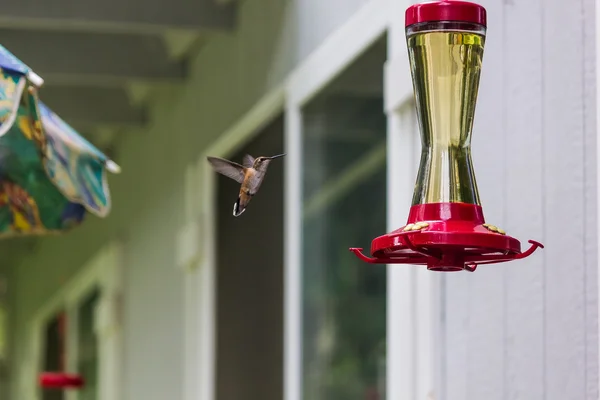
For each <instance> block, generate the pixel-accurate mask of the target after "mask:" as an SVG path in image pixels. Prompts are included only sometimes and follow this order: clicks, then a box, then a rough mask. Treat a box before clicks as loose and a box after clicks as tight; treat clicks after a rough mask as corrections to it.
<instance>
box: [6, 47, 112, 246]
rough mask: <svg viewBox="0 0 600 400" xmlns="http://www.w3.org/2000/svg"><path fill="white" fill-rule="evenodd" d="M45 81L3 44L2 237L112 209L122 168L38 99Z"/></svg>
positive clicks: (66, 224) (61, 227) (56, 228)
mask: <svg viewBox="0 0 600 400" xmlns="http://www.w3.org/2000/svg"><path fill="white" fill-rule="evenodd" d="M43 83H44V81H43V80H42V79H41V78H40V77H39V76H38V75H36V74H35V73H34V72H33V71H32V70H31V69H30V68H29V67H28V66H27V65H25V64H24V63H22V62H21V61H20V60H19V59H17V58H16V57H15V56H14V55H13V54H11V53H10V52H9V51H8V50H7V49H6V48H4V47H3V46H1V45H0V238H3V237H8V236H18V235H32V234H36V235H39V234H47V233H53V232H54V233H58V232H63V231H66V230H68V229H70V228H72V227H74V226H77V225H79V224H80V223H81V222H82V221H83V219H84V217H85V214H86V211H88V212H90V213H92V214H95V215H97V216H99V217H105V216H106V215H108V213H109V211H110V194H109V191H108V184H107V179H106V172H107V171H110V172H113V173H119V172H120V168H119V166H118V165H117V164H115V163H114V162H113V161H112V160H110V159H109V158H108V157H107V156H106V155H104V154H103V153H102V152H100V151H99V150H98V149H97V148H95V147H94V146H93V145H92V144H91V143H89V142H88V141H86V140H85V139H84V138H83V137H82V136H80V135H79V134H78V133H77V132H76V131H75V130H74V129H73V128H71V127H70V126H69V125H68V124H67V123H66V122H65V121H63V120H62V119H61V118H60V117H59V116H58V115H56V114H55V113H54V112H52V110H50V109H49V108H48V107H47V106H46V105H44V104H43V103H42V102H41V101H40V100H39V99H38V90H39V88H40V87H41V86H42V85H43Z"/></svg>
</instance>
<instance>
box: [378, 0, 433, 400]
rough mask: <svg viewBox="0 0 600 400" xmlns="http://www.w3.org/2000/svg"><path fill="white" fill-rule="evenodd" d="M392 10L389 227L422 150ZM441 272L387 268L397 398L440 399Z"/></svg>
mask: <svg viewBox="0 0 600 400" xmlns="http://www.w3.org/2000/svg"><path fill="white" fill-rule="evenodd" d="M412 3H414V1H410V0H409V1H407V0H405V1H394V2H393V4H392V9H391V10H390V14H391V15H392V16H393V17H392V21H391V22H390V33H389V36H388V54H389V58H388V62H387V63H386V76H385V88H386V89H385V104H386V111H387V114H388V157H387V159H388V231H393V230H395V229H398V228H399V227H401V226H402V225H404V224H405V223H406V219H407V217H408V211H409V208H410V205H411V200H412V199H411V198H412V194H413V190H414V184H415V179H416V175H417V170H418V161H419V154H420V140H419V131H418V128H417V123H416V119H415V117H416V113H415V108H414V107H415V106H414V100H413V87H412V82H411V72H410V69H409V62H408V54H407V48H406V36H405V26H404V12H405V9H406V7H408V6H409V5H410V4H412ZM440 280H441V276H440V274H438V273H433V272H430V271H427V270H426V269H424V267H422V266H408V265H389V266H388V286H387V287H388V302H387V327H388V328H387V390H386V396H387V398H389V399H396V400H414V399H424V400H425V399H434V398H436V399H437V398H441V397H440V396H442V395H443V394H442V393H440V387H441V379H442V377H441V374H440V368H441V364H442V357H443V349H441V348H440V346H439V345H438V344H439V337H440V334H441V327H440V318H441V314H440V302H441V297H440V296H443V294H440V293H439V289H440Z"/></svg>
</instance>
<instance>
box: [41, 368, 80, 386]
mask: <svg viewBox="0 0 600 400" xmlns="http://www.w3.org/2000/svg"><path fill="white" fill-rule="evenodd" d="M39 381H40V382H39V383H40V386H41V387H43V388H44V389H80V388H82V387H83V385H84V384H85V382H84V380H83V378H82V377H81V376H80V375H74V374H65V373H62V372H43V373H41V374H40V377H39Z"/></svg>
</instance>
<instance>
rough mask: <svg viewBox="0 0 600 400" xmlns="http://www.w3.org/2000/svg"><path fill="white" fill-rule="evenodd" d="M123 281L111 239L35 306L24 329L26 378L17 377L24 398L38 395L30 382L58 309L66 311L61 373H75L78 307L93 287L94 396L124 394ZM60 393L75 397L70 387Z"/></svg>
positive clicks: (103, 399) (102, 399) (109, 398)
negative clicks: (27, 339) (96, 354)
mask: <svg viewBox="0 0 600 400" xmlns="http://www.w3.org/2000/svg"><path fill="white" fill-rule="evenodd" d="M122 284H123V277H122V249H121V245H120V243H117V242H112V243H110V244H108V245H107V246H105V247H104V248H102V249H101V250H100V251H99V252H98V253H96V255H95V256H94V257H93V258H92V259H90V260H89V261H88V262H87V263H86V264H85V265H84V267H83V268H81V269H80V270H79V272H78V273H77V275H75V276H74V277H73V278H71V279H70V280H69V281H68V282H67V283H66V284H65V285H64V286H62V287H61V288H60V290H58V291H56V292H55V293H54V295H53V296H52V297H51V298H50V299H49V301H47V302H45V303H44V306H43V307H41V308H40V309H38V311H37V312H36V313H35V315H34V317H33V318H32V320H31V325H30V329H29V330H28V331H29V332H30V343H31V345H30V346H29V349H30V354H29V357H28V358H27V365H26V368H27V370H28V372H27V373H25V374H21V376H22V377H25V379H24V381H23V382H20V383H21V385H22V386H21V393H27V398H31V399H40V398H41V394H42V391H41V388H40V387H39V386H38V385H35V384H32V382H37V381H38V376H39V374H40V372H43V371H42V360H43V354H44V350H45V345H44V340H45V334H44V333H45V327H46V324H47V323H48V322H49V321H50V320H51V319H52V318H54V317H55V316H56V314H57V313H58V312H60V311H64V312H66V315H67V340H66V352H67V359H66V368H67V371H66V372H69V373H77V372H78V365H77V355H78V344H79V343H78V324H77V317H78V311H79V307H80V306H81V305H82V304H83V302H84V301H85V299H86V297H87V296H88V295H89V294H90V293H92V291H93V290H94V288H98V289H99V291H100V298H99V301H98V306H97V308H96V310H95V316H94V319H95V321H94V325H95V326H94V329H95V331H96V333H97V338H98V352H99V360H98V364H99V365H98V390H99V393H98V394H99V396H98V399H99V400H118V399H122V398H123V383H122V375H123V373H122V371H123V367H122V366H123V358H122V357H123V356H122V354H123V352H122V349H123V347H122V346H123V342H122V339H123V337H122V318H121V316H122ZM65 394H66V396H65V398H66V400H75V399H77V393H76V392H74V391H67V392H66V393H65Z"/></svg>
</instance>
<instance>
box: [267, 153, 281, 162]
mask: <svg viewBox="0 0 600 400" xmlns="http://www.w3.org/2000/svg"><path fill="white" fill-rule="evenodd" d="M283 156H285V153H283V154H278V155H276V156H273V157H269V159H271V160H274V159H276V158H279V157H283Z"/></svg>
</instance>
